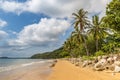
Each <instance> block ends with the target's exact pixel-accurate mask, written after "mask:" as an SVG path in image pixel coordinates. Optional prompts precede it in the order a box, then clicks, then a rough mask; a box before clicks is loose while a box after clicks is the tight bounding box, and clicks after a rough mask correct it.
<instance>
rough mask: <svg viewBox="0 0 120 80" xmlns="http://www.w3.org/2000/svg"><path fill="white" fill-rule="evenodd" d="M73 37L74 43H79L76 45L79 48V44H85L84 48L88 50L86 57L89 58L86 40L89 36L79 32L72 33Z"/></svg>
mask: <svg viewBox="0 0 120 80" xmlns="http://www.w3.org/2000/svg"><path fill="white" fill-rule="evenodd" d="M72 35H73V36H74V41H75V42H76V43H77V44H76V45H77V46H78V44H79V45H80V44H83V46H84V47H85V49H86V55H87V56H89V51H88V49H87V43H86V38H87V36H86V35H84V34H82V33H78V32H77V31H74V32H72Z"/></svg>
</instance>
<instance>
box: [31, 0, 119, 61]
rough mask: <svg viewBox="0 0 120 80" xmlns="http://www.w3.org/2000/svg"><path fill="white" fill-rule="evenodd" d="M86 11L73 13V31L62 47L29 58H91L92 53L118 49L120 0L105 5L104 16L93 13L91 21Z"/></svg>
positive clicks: (109, 51) (112, 51)
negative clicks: (100, 16)
mask: <svg viewBox="0 0 120 80" xmlns="http://www.w3.org/2000/svg"><path fill="white" fill-rule="evenodd" d="M87 13H88V12H87V11H84V10H83V9H80V10H79V11H78V12H77V13H73V16H74V31H73V32H72V33H71V36H70V37H69V38H68V39H67V40H66V41H65V42H64V44H63V47H61V48H60V49H57V50H54V51H53V52H46V53H43V54H36V55H33V56H32V57H31V58H44V59H46V58H63V57H79V56H83V59H85V60H89V59H93V56H92V55H95V56H101V55H105V53H114V52H116V51H120V0H112V1H111V2H110V4H108V5H107V8H106V16H104V17H103V18H101V19H99V16H97V15H95V16H93V18H92V23H90V21H89V20H88V18H87ZM110 32H112V34H111V35H109V34H110ZM104 52H105V53H104Z"/></svg>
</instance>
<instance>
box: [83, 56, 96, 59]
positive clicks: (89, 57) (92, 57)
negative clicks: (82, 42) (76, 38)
mask: <svg viewBox="0 0 120 80" xmlns="http://www.w3.org/2000/svg"><path fill="white" fill-rule="evenodd" d="M82 59H83V60H94V56H83V57H82Z"/></svg>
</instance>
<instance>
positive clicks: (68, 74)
mask: <svg viewBox="0 0 120 80" xmlns="http://www.w3.org/2000/svg"><path fill="white" fill-rule="evenodd" d="M53 63H54V61H50V62H49V61H48V62H44V63H35V64H32V65H28V66H25V67H20V68H17V69H13V70H10V71H4V72H0V80H120V73H116V74H115V75H113V74H112V72H109V71H93V70H92V69H91V68H89V67H86V68H82V67H77V66H75V65H74V64H72V63H70V62H69V61H67V60H58V61H57V63H56V64H55V66H53V67H50V65H52V64H53Z"/></svg>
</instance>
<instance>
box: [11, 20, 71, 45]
mask: <svg viewBox="0 0 120 80" xmlns="http://www.w3.org/2000/svg"><path fill="white" fill-rule="evenodd" d="M69 26H70V23H69V22H68V21H66V20H60V19H54V18H51V19H47V18H42V19H41V20H40V22H39V23H36V24H31V25H27V26H25V27H24V29H23V30H22V31H20V32H19V33H18V35H17V36H18V37H17V39H13V40H10V41H9V45H18V46H27V45H32V46H37V45H39V46H45V45H49V44H50V43H52V42H53V43H54V42H56V41H58V39H59V38H60V36H62V35H63V34H64V33H65V31H66V30H67V29H68V28H69Z"/></svg>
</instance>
